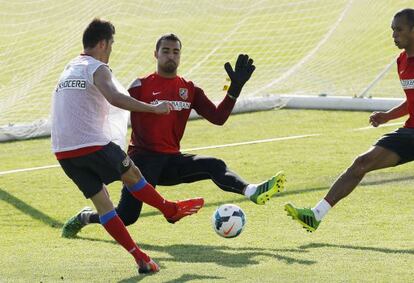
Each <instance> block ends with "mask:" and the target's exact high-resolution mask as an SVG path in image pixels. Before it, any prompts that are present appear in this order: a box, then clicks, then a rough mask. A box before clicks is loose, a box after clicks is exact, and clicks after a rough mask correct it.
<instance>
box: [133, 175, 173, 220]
mask: <svg viewBox="0 0 414 283" xmlns="http://www.w3.org/2000/svg"><path fill="white" fill-rule="evenodd" d="M128 190H129V192H130V193H131V194H132V195H133V196H134V197H135V198H136V199H139V200H140V201H142V202H145V203H146V204H149V205H151V206H152V207H155V208H157V209H158V210H159V211H161V212H162V214H164V216H165V217H167V218H168V217H171V216H173V215H175V213H176V212H177V206H176V204H175V203H174V202H171V201H168V200H166V199H164V198H163V197H162V196H161V195H160V194H159V193H158V192H157V191H156V190H155V189H154V187H153V186H151V184H149V183H147V181H146V180H145V179H144V178H141V180H139V182H138V183H136V184H135V185H133V186H132V187H129V188H128Z"/></svg>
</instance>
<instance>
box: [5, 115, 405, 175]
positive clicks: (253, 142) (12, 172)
mask: <svg viewBox="0 0 414 283" xmlns="http://www.w3.org/2000/svg"><path fill="white" fill-rule="evenodd" d="M402 124H403V122H397V123H387V124H384V125H380V126H379V127H393V126H396V125H402ZM371 129H376V128H374V127H372V126H369V127H362V128H356V129H352V130H351V131H365V130H371ZM317 136H321V134H310V135H298V136H288V137H279V138H271V139H263V140H255V141H246V142H237V143H229V144H219V145H210V146H203V147H194V148H189V149H183V150H182V151H183V152H189V151H197V150H203V149H214V148H224V147H233V146H240V145H249V144H259V143H268V142H275V141H285V140H293V139H302V138H309V137H317ZM56 167H60V165H58V164H56V165H46V166H40V167H32V168H23V169H15V170H9V171H0V176H2V175H8V174H14V173H20V172H28V171H36V170H44V169H50V168H56Z"/></svg>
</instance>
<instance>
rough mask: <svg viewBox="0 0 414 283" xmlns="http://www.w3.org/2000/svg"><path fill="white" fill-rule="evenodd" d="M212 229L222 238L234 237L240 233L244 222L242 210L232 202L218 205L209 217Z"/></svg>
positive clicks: (244, 217)
mask: <svg viewBox="0 0 414 283" xmlns="http://www.w3.org/2000/svg"><path fill="white" fill-rule="evenodd" d="M211 223H212V224H213V228H214V231H216V233H217V234H219V235H220V236H222V237H224V238H234V237H237V236H238V235H240V233H241V232H242V231H243V228H244V225H245V224H246V216H245V214H244V212H243V210H242V209H241V208H240V207H238V206H237V205H234V204H223V205H221V206H219V207H218V208H217V209H216V211H215V212H214V213H213V216H212V217H211Z"/></svg>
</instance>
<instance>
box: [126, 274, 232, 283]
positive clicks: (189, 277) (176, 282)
mask: <svg viewBox="0 0 414 283" xmlns="http://www.w3.org/2000/svg"><path fill="white" fill-rule="evenodd" d="M147 276H148V275H137V276H133V277H130V278H126V279H123V280H121V281H118V283H128V282H131V283H132V282H139V281H141V280H143V279H144V278H146V277H147ZM150 276H156V274H154V275H150ZM154 279H155V278H154ZM219 279H226V278H225V277H219V276H207V275H200V274H183V275H181V276H180V277H178V278H176V279H171V280H168V281H165V282H164V283H185V282H189V281H193V280H206V281H210V280H219ZM154 281H155V280H154Z"/></svg>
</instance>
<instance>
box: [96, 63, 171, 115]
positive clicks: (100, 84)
mask: <svg viewBox="0 0 414 283" xmlns="http://www.w3.org/2000/svg"><path fill="white" fill-rule="evenodd" d="M94 83H95V85H96V87H97V88H98V89H99V90H100V92H101V93H102V95H103V96H104V97H105V99H106V100H107V101H108V102H109V103H110V104H112V105H113V106H116V107H119V108H122V109H125V110H129V111H133V112H150V113H155V114H168V113H170V110H171V105H170V104H169V103H167V102H162V103H159V104H157V105H151V104H148V103H144V102H141V101H138V100H136V99H134V98H132V97H130V96H127V95H125V94H123V93H121V92H120V91H119V90H118V88H117V87H116V86H115V84H114V83H113V82H112V74H111V71H110V70H109V68H108V67H107V66H105V65H102V66H100V67H99V68H98V69H97V70H96V72H95V73H94Z"/></svg>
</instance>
